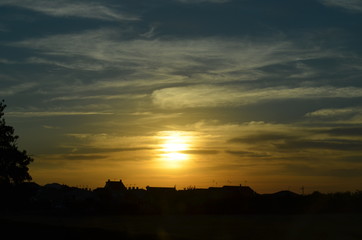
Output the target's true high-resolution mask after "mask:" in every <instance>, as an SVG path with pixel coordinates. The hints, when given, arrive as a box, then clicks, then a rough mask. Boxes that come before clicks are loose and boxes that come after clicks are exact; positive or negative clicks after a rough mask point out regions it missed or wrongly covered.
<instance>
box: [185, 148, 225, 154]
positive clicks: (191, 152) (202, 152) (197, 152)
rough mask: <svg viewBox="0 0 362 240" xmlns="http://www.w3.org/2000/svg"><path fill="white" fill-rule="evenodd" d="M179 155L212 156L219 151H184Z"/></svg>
mask: <svg viewBox="0 0 362 240" xmlns="http://www.w3.org/2000/svg"><path fill="white" fill-rule="evenodd" d="M181 153H184V154H197V155H213V154H218V153H219V151H217V150H208V149H204V150H185V151H181Z"/></svg>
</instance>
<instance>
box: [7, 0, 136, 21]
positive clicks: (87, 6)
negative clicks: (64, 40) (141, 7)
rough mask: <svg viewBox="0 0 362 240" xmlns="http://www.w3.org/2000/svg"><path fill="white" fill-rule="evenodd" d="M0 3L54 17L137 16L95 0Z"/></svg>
mask: <svg viewBox="0 0 362 240" xmlns="http://www.w3.org/2000/svg"><path fill="white" fill-rule="evenodd" d="M1 5H8V6H16V7H21V8H26V9H30V10H33V11H37V12H41V13H44V14H46V15H50V16H56V17H80V18H91V19H99V20H107V21H136V20H139V17H138V16H135V15H132V14H128V13H122V12H119V11H117V10H115V9H114V8H112V6H106V5H103V4H101V3H100V2H95V1H76V2H75V1H69V0H55V1H47V0H1V1H0V6H1Z"/></svg>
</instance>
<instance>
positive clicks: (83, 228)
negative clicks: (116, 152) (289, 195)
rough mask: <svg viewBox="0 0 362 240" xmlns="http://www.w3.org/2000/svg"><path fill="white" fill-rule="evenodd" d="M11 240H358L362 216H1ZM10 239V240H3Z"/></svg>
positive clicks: (4, 230)
mask: <svg viewBox="0 0 362 240" xmlns="http://www.w3.org/2000/svg"><path fill="white" fill-rule="evenodd" d="M0 223H1V232H2V235H3V236H4V234H10V235H9V237H10V236H13V237H14V239H20V238H24V239H26V238H29V237H36V238H38V239H39V238H42V239H45V238H46V239H69V238H73V239H74V238H77V239H160V240H163V239H165V240H167V239H180V240H181V239H185V240H186V239H195V240H196V239H226V240H227V239H293V240H294V239H295V240H298V239H308V240H310V239H319V240H320V239H338V240H340V239H343V240H348V239H356V240H357V239H362V215H357V214H356V215H354V214H348V215H346V214H343V215H342V214H341V215H338V214H333V215H329V214H326V215H323V214H319V215H179V216H177V215H164V216H161V215H149V216H135V215H132V216H89V217H85V216H82V217H64V216H62V217H55V216H30V215H27V216H3V217H1V219H0ZM8 239H10V238H8Z"/></svg>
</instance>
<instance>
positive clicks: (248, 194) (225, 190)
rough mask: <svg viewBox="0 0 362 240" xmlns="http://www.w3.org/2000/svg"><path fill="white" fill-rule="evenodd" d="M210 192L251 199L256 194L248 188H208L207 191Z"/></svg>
mask: <svg viewBox="0 0 362 240" xmlns="http://www.w3.org/2000/svg"><path fill="white" fill-rule="evenodd" d="M208 190H209V191H211V192H215V193H219V194H228V195H230V194H238V195H242V196H245V197H251V196H254V195H255V194H256V192H255V191H254V190H253V189H251V188H250V187H248V186H241V185H239V186H223V187H209V189H208Z"/></svg>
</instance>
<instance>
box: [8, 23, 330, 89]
mask: <svg viewBox="0 0 362 240" xmlns="http://www.w3.org/2000/svg"><path fill="white" fill-rule="evenodd" d="M132 34H133V33H128V32H125V33H123V32H119V30H118V29H117V30H116V29H98V30H91V31H84V32H81V33H75V34H61V35H53V36H48V37H44V38H36V39H27V40H24V41H19V42H15V43H9V44H8V45H9V46H15V47H23V48H29V49H35V50H37V52H38V53H39V54H40V55H41V56H33V57H31V58H29V59H28V61H29V62H32V63H35V64H51V65H56V66H60V67H64V68H68V69H74V70H75V69H79V70H93V71H103V70H108V71H109V70H116V69H117V70H119V69H122V71H123V74H124V75H128V76H129V77H132V78H133V79H134V78H138V79H144V78H148V79H150V78H152V80H153V81H156V80H157V79H161V80H158V81H163V83H166V82H167V83H170V82H180V81H182V82H185V81H189V82H193V83H197V82H205V81H208V82H209V83H217V82H230V81H242V80H255V79H258V78H260V77H265V76H266V74H264V73H263V71H262V70H261V68H263V67H266V66H272V65H277V64H285V63H289V62H293V63H294V62H295V61H296V60H298V61H302V60H308V59H318V58H321V57H328V56H334V53H332V52H330V51H322V50H320V49H315V48H308V49H300V48H298V47H297V46H295V44H293V43H291V42H288V41H284V40H280V39H278V38H277V37H276V38H274V39H265V40H262V41H260V40H259V41H258V40H256V39H255V40H251V39H246V38H243V39H225V38H217V37H205V38H199V39H182V40H178V39H153V40H145V39H135V38H134V37H135V36H133V37H132ZM124 35H125V36H126V37H123V36H124ZM128 35H131V39H129V37H130V36H128ZM136 36H137V37H138V34H136ZM299 65H301V64H299ZM306 68H307V66H305V65H303V69H306ZM303 71H304V70H303ZM292 77H293V76H292ZM294 77H295V76H294ZM299 77H301V76H299ZM149 82H151V81H149Z"/></svg>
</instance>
